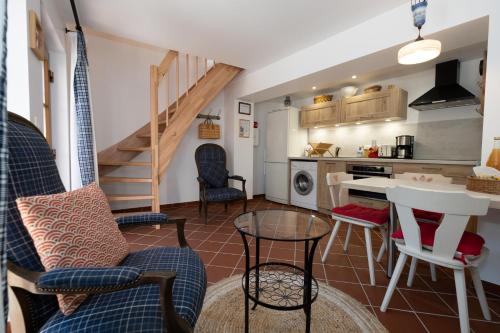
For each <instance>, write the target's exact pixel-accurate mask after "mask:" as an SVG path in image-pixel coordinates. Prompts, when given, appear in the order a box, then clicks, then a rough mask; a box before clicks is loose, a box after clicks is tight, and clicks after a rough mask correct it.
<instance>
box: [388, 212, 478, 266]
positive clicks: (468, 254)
mask: <svg viewBox="0 0 500 333" xmlns="http://www.w3.org/2000/svg"><path fill="white" fill-rule="evenodd" d="M417 223H418V226H419V227H420V239H421V241H422V246H423V247H424V248H426V249H428V250H431V251H432V246H433V245H434V235H435V234H436V230H437V229H438V228H439V224H431V223H425V222H417ZM391 237H392V238H393V239H394V240H395V241H396V242H403V241H404V237H403V230H401V229H398V230H397V231H396V232H394V233H393V234H392V235H391ZM483 245H484V239H483V237H481V236H479V235H478V234H475V233H473V232H468V231H464V233H463V235H462V238H461V239H460V242H459V243H458V247H457V250H456V252H455V258H456V259H458V260H460V261H462V262H463V263H467V261H468V260H471V259H473V258H474V257H477V256H479V255H481V250H482V249H483Z"/></svg>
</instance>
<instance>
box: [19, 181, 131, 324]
mask: <svg viewBox="0 0 500 333" xmlns="http://www.w3.org/2000/svg"><path fill="white" fill-rule="evenodd" d="M16 202H17V207H18V208H19V211H20V212H21V217H22V219H23V223H24V225H25V226H26V229H28V232H29V233H30V235H31V237H32V238H33V242H34V244H35V247H36V250H37V252H38V255H39V256H40V259H41V261H42V264H43V266H44V267H45V269H46V270H47V271H50V270H52V269H55V268H68V267H109V266H116V265H117V264H119V263H120V262H121V261H122V260H123V259H124V258H125V257H126V256H127V254H128V245H127V242H126V240H125V238H124V237H123V235H122V234H121V232H120V230H119V229H118V225H117V224H116V222H115V219H114V218H113V214H112V213H111V209H110V207H109V204H108V201H107V199H106V196H105V195H104V193H103V192H102V190H101V189H100V188H99V186H97V185H96V184H95V183H92V184H90V185H88V186H86V187H83V188H81V189H78V190H75V191H72V192H65V193H59V194H53V195H40V196H33V197H27V198H19V199H17V200H16ZM86 297H87V296H86V295H57V298H58V300H59V307H60V308H61V311H62V312H63V313H64V314H65V315H69V314H71V313H73V311H75V310H76V308H77V307H78V306H79V305H80V304H81V303H82V302H83V301H84V300H85V298H86Z"/></svg>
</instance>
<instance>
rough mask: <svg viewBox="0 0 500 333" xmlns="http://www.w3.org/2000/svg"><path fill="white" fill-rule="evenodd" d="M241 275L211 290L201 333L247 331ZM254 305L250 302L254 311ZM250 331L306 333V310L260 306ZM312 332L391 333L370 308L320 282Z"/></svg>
mask: <svg viewBox="0 0 500 333" xmlns="http://www.w3.org/2000/svg"><path fill="white" fill-rule="evenodd" d="M241 278H242V276H241V275H235V276H232V277H230V278H227V279H225V280H223V281H220V282H218V283H216V284H215V285H213V286H211V287H209V288H208V290H207V294H206V296H205V302H204V304H203V309H202V311H201V315H200V317H199V319H198V322H197V323H196V329H195V332H197V333H211V332H217V333H223V332H224V333H234V332H243V331H244V309H245V305H244V297H243V289H242V287H241ZM252 305H253V303H252V301H250V308H251V307H252ZM249 328H250V332H273V333H274V332H284V333H285V332H286V333H292V332H304V330H305V315H304V311H303V310H295V311H276V310H271V309H268V308H265V307H263V306H257V308H256V309H255V310H250V327H249ZM311 332H315V333H321V332H329V333H331V332H370V333H371V332H373V333H379V332H387V329H386V328H385V327H384V326H383V325H382V324H381V323H380V322H379V321H378V319H377V318H376V317H375V316H374V315H372V314H371V313H370V312H368V310H366V308H365V307H364V306H363V305H362V304H361V303H359V302H358V301H356V300H355V299H353V298H352V297H350V296H348V295H346V294H344V293H343V292H341V291H339V290H337V289H335V288H332V287H330V286H328V285H326V284H324V283H319V296H318V298H317V299H316V301H315V302H314V303H313V306H312V322H311Z"/></svg>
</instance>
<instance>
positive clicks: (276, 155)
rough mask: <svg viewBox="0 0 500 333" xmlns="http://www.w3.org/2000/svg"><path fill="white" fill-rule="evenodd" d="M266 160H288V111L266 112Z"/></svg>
mask: <svg viewBox="0 0 500 333" xmlns="http://www.w3.org/2000/svg"><path fill="white" fill-rule="evenodd" d="M266 126H267V133H266V162H288V111H287V110H280V111H272V112H269V113H268V114H267V124H266Z"/></svg>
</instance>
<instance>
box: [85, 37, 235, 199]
mask: <svg viewBox="0 0 500 333" xmlns="http://www.w3.org/2000/svg"><path fill="white" fill-rule="evenodd" d="M86 39H87V46H88V57H89V63H90V83H91V95H92V103H93V112H94V119H95V127H96V128H95V130H96V141H97V150H98V151H101V150H103V149H105V148H107V147H109V146H110V145H113V144H115V143H117V142H119V141H120V140H122V139H123V138H125V137H127V136H128V135H130V134H131V133H133V132H134V131H135V130H137V129H138V128H140V127H141V126H143V125H144V124H146V123H148V122H149V120H150V113H149V112H150V110H149V106H150V102H149V66H150V65H152V64H159V63H160V61H161V60H162V59H163V57H164V55H165V52H164V51H158V50H152V49H148V48H144V47H139V46H133V45H130V44H125V43H122V42H117V41H111V40H109V39H104V38H101V37H97V36H94V35H91V34H87V35H86ZM190 61H193V58H191V59H190ZM184 66H185V58H184V57H181V61H180V68H181V70H182V69H183V68H185V67H184ZM200 68H202V67H200ZM181 73H183V72H181ZM171 74H172V76H171V81H170V82H171V83H173V82H174V81H173V78H174V77H175V73H174V72H172V73H171ZM190 74H191V79H190V82H191V83H193V82H194V73H193V71H191V72H190ZM200 74H201V73H200ZM172 86H173V85H172ZM180 86H181V92H182V90H183V89H182V87H185V81H184V80H183V75H181V81H180ZM171 88H173V87H171ZM159 96H160V97H159V100H160V105H159V107H160V109H163V108H164V107H165V105H166V86H165V85H164V82H162V84H161V85H160V87H159ZM173 98H174V91H173V90H171V91H170V100H171V101H172V100H173ZM223 110H224V93H221V94H220V95H219V96H217V97H216V98H215V99H214V100H213V101H212V102H211V103H210V105H209V106H207V108H206V109H205V110H203V111H202V113H208V112H209V111H212V112H211V114H218V113H219V112H223ZM225 118H226V117H225V115H224V114H222V115H221V120H220V121H216V123H217V124H219V125H220V126H221V131H222V138H221V139H220V140H200V139H198V124H200V123H201V122H202V121H203V120H201V119H199V120H195V121H194V122H193V124H192V125H191V127H190V128H189V130H188V132H187V133H186V135H185V136H184V138H183V140H182V141H181V143H180V145H179V147H178V149H177V152H176V153H175V156H174V158H173V160H172V162H171V164H170V166H169V168H168V169H167V173H166V175H165V177H164V178H163V179H162V181H161V184H160V198H161V204H165V203H177V202H187V201H196V200H198V182H197V181H196V177H197V170H196V164H195V161H194V151H195V149H196V147H198V146H199V145H201V144H203V143H208V142H214V143H217V144H220V145H224V123H225ZM149 159H150V155H149V153H144V154H141V155H140V156H138V157H137V160H144V161H147V160H149ZM110 175H113V176H124V177H141V176H144V177H147V176H149V175H150V170H149V169H147V168H120V169H118V170H116V171H114V172H112V173H111V174H110ZM103 186H105V187H106V191H107V192H108V193H117V194H138V193H149V191H150V189H149V186H147V185H144V184H114V185H103ZM145 205H148V202H144V203H140V202H130V203H114V204H113V208H116V209H119V208H125V207H134V206H145Z"/></svg>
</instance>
